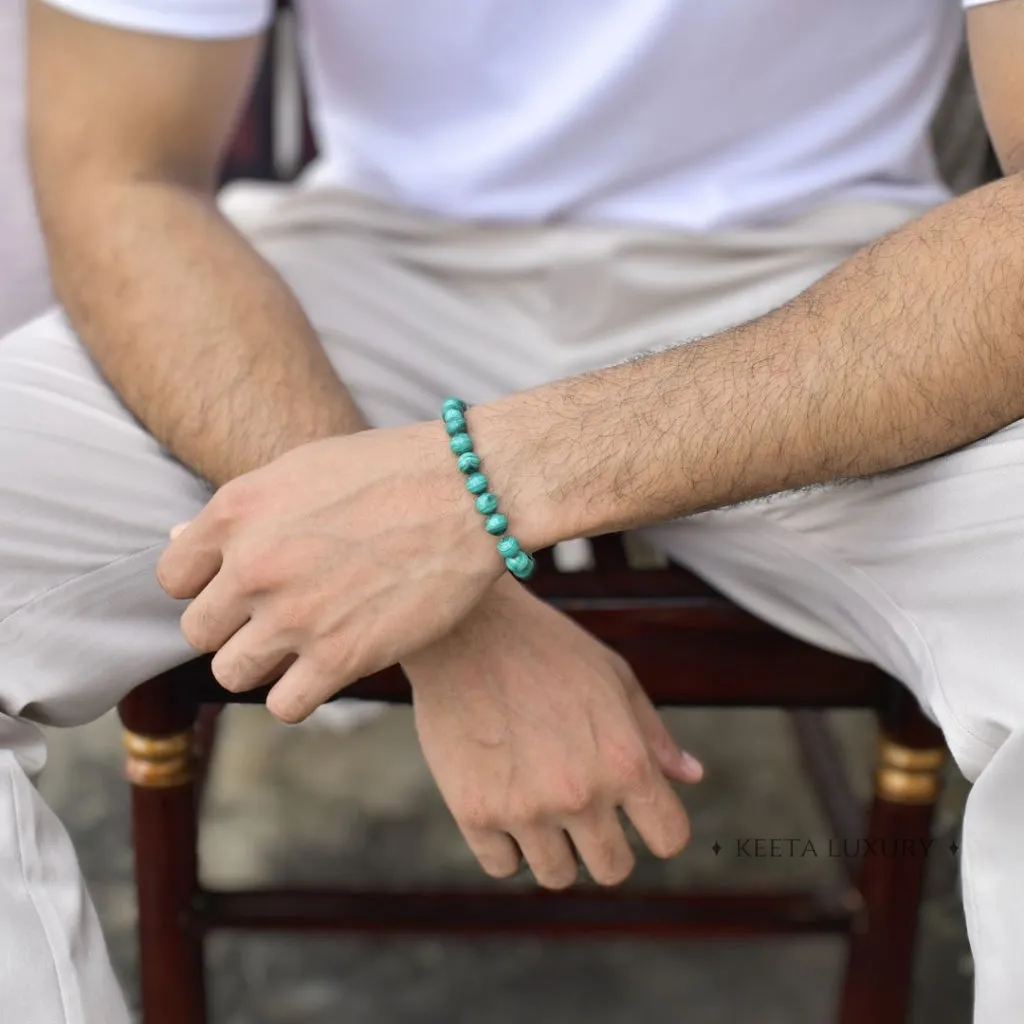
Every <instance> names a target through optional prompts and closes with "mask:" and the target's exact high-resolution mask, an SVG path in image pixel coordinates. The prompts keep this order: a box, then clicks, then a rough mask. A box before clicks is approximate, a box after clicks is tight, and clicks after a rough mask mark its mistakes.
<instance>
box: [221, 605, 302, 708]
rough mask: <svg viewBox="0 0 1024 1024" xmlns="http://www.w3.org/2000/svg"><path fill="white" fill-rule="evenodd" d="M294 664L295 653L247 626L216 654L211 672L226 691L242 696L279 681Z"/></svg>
mask: <svg viewBox="0 0 1024 1024" xmlns="http://www.w3.org/2000/svg"><path fill="white" fill-rule="evenodd" d="M294 660H295V653H294V651H289V650H287V649H285V648H283V647H282V646H281V645H280V644H273V643H270V642H269V641H268V640H267V638H266V637H264V636H263V635H262V633H261V631H260V629H259V627H258V626H256V625H254V624H253V623H251V622H250V623H249V624H247V625H244V626H242V628H241V629H239V630H238V632H237V633H235V634H234V636H232V637H231V639H230V640H228V641H227V643H226V644H224V646H223V647H221V649H220V650H219V651H218V652H217V653H216V655H215V656H214V658H213V661H212V662H211V663H210V671H211V672H212V673H213V677H214V679H216V680H217V682H218V683H220V685H221V686H223V687H224V689H225V690H230V691H231V692H232V693H244V692H245V691H246V690H255V689H256V687H257V686H263V685H264V684H266V683H269V682H272V681H273V680H275V679H280V678H281V676H283V675H284V673H285V672H286V671H287V670H288V668H289V667H290V666H291V664H292V663H293V662H294Z"/></svg>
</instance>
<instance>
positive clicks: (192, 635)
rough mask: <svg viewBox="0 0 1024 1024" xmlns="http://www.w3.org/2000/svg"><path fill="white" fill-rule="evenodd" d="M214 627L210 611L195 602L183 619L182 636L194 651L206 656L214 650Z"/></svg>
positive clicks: (186, 610) (187, 609)
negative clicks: (212, 641) (212, 640)
mask: <svg viewBox="0 0 1024 1024" xmlns="http://www.w3.org/2000/svg"><path fill="white" fill-rule="evenodd" d="M213 625H214V624H213V622H212V620H211V617H210V613H209V611H208V610H207V609H206V608H204V607H203V605H202V604H200V603H199V602H195V601H194V602H193V603H192V604H191V605H189V607H188V608H186V609H185V613H184V614H183V615H182V617H181V635H182V636H183V637H184V638H185V640H186V642H187V643H188V645H189V647H191V648H192V649H193V650H194V651H198V652H199V653H200V654H206V653H208V652H209V651H211V650H213V647H212V643H211V636H212V633H213Z"/></svg>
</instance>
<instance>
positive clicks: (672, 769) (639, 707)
mask: <svg viewBox="0 0 1024 1024" xmlns="http://www.w3.org/2000/svg"><path fill="white" fill-rule="evenodd" d="M632 703H633V712H634V714H635V715H636V718H637V722H638V723H639V724H640V728H641V730H642V731H643V734H644V737H645V738H646V740H647V742H648V743H649V744H650V745H651V750H652V751H653V752H654V756H655V758H656V759H657V761H658V765H659V766H660V768H661V770H662V771H663V772H664V773H665V776H666V777H667V778H669V779H672V780H673V781H674V782H688V783H694V782H700V780H701V779H702V778H703V777H704V766H703V765H702V764H701V763H700V761H698V760H697V758H695V757H694V756H693V755H692V754H690V753H687V752H686V751H685V750H680V749H679V745H678V744H677V743H676V741H675V740H674V739H672V734H671V733H670V732H669V731H668V728H667V727H666V725H665V723H664V722H663V721H662V718H661V715H659V714H658V712H657V710H656V708H655V707H654V705H653V704H652V703H651V701H650V698H649V697H648V696H647V694H646V693H644V691H643V690H642V689H641V688H640V685H639V683H637V684H636V690H635V691H634V694H633V697H632Z"/></svg>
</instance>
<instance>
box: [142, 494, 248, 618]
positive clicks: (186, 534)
mask: <svg viewBox="0 0 1024 1024" xmlns="http://www.w3.org/2000/svg"><path fill="white" fill-rule="evenodd" d="M231 486H232V485H230V484H229V485H228V487H229V488H230V487H231ZM226 493H228V489H227V488H222V489H221V490H220V491H218V493H217V494H216V495H215V496H214V497H213V498H212V499H211V500H210V501H209V502H208V503H207V505H206V507H205V508H204V509H203V510H202V511H201V512H200V513H199V515H197V516H196V517H195V519H192V520H190V521H189V522H187V523H180V524H178V526H176V527H175V528H174V530H175V531H176V532H172V535H171V543H170V545H169V546H168V547H167V548H166V550H165V551H164V553H163V554H162V555H161V556H160V561H159V562H158V563H157V567H156V577H157V580H158V581H159V583H160V586H161V587H163V588H164V590H166V591H167V593H168V594H170V595H171V597H177V598H183V597H195V596H196V594H198V593H199V592H200V591H201V590H202V589H203V587H205V586H206V585H207V584H208V583H209V582H210V580H212V579H213V577H214V576H216V575H217V573H218V572H220V567H221V563H222V561H223V554H222V551H223V542H224V539H225V537H224V536H222V535H223V534H224V533H225V527H226V526H227V525H228V524H229V523H230V521H231V520H229V519H228V518H227V512H226V510H228V509H229V508H230V494H229V493H228V498H227V499H226V498H225V494H226ZM186 527H187V529H186Z"/></svg>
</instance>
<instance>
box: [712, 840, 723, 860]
mask: <svg viewBox="0 0 1024 1024" xmlns="http://www.w3.org/2000/svg"><path fill="white" fill-rule="evenodd" d="M711 849H712V850H714V851H715V856H716V857H717V856H718V855H719V854H720V853H721V852H722V847H721V846H719V844H718V840H717V839H716V840H715V845H714V846H712V847H711Z"/></svg>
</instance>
